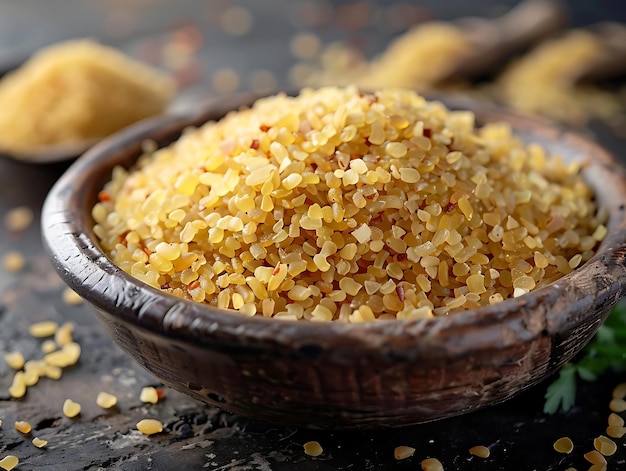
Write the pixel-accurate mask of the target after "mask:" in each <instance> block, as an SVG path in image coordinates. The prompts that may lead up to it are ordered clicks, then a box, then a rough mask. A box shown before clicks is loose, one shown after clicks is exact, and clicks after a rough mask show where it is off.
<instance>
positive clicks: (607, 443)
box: [593, 435, 617, 456]
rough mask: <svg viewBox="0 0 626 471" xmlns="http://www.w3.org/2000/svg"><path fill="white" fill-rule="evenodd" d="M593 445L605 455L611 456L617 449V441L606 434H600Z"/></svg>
mask: <svg viewBox="0 0 626 471" xmlns="http://www.w3.org/2000/svg"><path fill="white" fill-rule="evenodd" d="M593 447H594V448H595V449H596V450H598V451H599V452H600V453H601V454H602V455H604V456H611V455H613V454H614V453H615V452H616V451H617V445H616V444H615V442H614V441H613V440H611V439H610V438H607V437H605V436H604V435H600V436H599V437H597V438H595V439H594V440H593Z"/></svg>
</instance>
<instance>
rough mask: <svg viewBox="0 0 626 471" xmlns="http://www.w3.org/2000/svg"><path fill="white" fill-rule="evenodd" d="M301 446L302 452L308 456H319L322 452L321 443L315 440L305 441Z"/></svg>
mask: <svg viewBox="0 0 626 471" xmlns="http://www.w3.org/2000/svg"><path fill="white" fill-rule="evenodd" d="M303 447H304V454H305V455H308V456H319V455H321V454H322V453H323V452H324V449H323V448H322V445H320V443H319V442H316V441H311V442H306V443H305V444H304V445H303Z"/></svg>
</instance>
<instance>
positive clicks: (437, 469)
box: [421, 458, 443, 471]
mask: <svg viewBox="0 0 626 471" xmlns="http://www.w3.org/2000/svg"><path fill="white" fill-rule="evenodd" d="M421 465H422V470H423V471H443V464H441V461H439V460H438V459H437V458H426V459H425V460H423V461H422V463H421Z"/></svg>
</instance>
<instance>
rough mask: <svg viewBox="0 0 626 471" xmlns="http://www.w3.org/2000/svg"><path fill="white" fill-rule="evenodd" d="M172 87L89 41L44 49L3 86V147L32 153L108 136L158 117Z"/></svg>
mask: <svg viewBox="0 0 626 471" xmlns="http://www.w3.org/2000/svg"><path fill="white" fill-rule="evenodd" d="M174 92H175V85H174V82H173V81H172V80H171V79H170V78H168V77H166V76H165V75H163V74H161V73H160V72H158V71H156V70H154V69H152V68H150V67H148V66H145V65H143V64H140V63H138V62H136V61H134V60H132V59H130V58H128V57H126V56H125V55H123V54H122V53H120V52H118V51H116V50H114V49H111V48H109V47H105V46H102V45H100V44H98V43H95V42H93V41H90V40H77V41H68V42H64V43H59V44H56V45H53V46H50V47H47V48H45V49H43V50H41V51H40V52H39V53H37V54H36V55H34V56H33V57H32V58H31V59H30V60H29V61H28V62H26V64H24V65H23V66H22V67H20V68H19V69H17V70H16V71H14V72H12V73H10V74H8V75H7V76H6V77H5V78H4V79H3V80H2V81H0V149H3V150H6V151H9V152H11V153H14V154H27V153H28V152H30V151H33V150H36V149H37V148H40V147H44V146H47V145H52V144H72V143H76V142H80V141H84V140H91V139H99V138H103V137H105V136H107V135H109V134H111V133H113V132H115V131H117V130H119V129H121V128H123V127H125V126H127V125H129V124H131V123H133V122H135V121H138V120H140V119H143V118H146V117H148V116H153V115H157V114H159V113H161V112H163V110H164V109H165V108H166V107H167V104H168V102H169V101H170V99H171V98H172V97H173V95H174Z"/></svg>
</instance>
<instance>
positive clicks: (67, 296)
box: [63, 288, 83, 305]
mask: <svg viewBox="0 0 626 471" xmlns="http://www.w3.org/2000/svg"><path fill="white" fill-rule="evenodd" d="M63 301H65V303H66V304H72V305H76V304H80V303H82V302H83V298H81V297H80V296H79V295H78V294H77V293H76V291H74V290H73V289H72V288H65V289H64V290H63Z"/></svg>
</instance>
